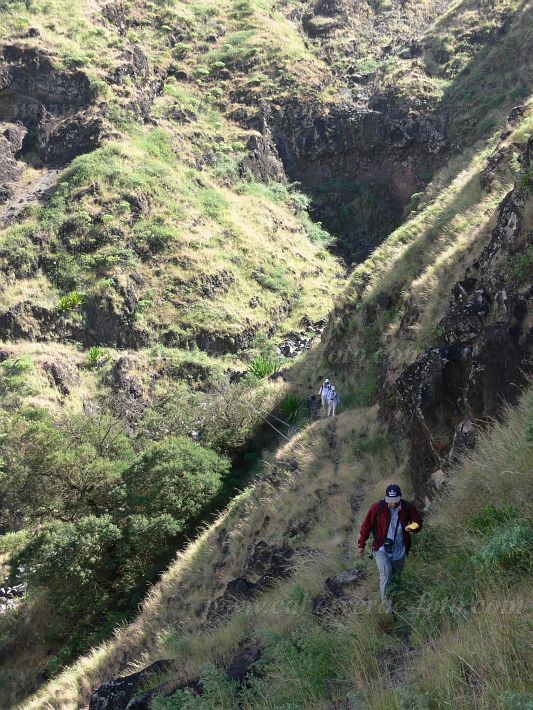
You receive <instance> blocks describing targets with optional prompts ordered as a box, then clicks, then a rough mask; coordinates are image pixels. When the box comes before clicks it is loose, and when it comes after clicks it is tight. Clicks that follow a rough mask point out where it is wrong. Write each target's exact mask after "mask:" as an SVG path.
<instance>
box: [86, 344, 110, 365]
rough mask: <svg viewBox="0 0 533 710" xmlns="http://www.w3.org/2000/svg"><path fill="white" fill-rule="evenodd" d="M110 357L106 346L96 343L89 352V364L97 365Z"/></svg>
mask: <svg viewBox="0 0 533 710" xmlns="http://www.w3.org/2000/svg"><path fill="white" fill-rule="evenodd" d="M108 357H109V356H108V354H107V352H106V351H105V349H104V348H101V347H99V346H98V345H94V346H93V347H92V348H89V351H88V353H87V365H88V366H89V367H91V368H92V367H97V366H98V365H99V364H100V363H101V362H102V361H103V360H104V359H106V360H107V359H108Z"/></svg>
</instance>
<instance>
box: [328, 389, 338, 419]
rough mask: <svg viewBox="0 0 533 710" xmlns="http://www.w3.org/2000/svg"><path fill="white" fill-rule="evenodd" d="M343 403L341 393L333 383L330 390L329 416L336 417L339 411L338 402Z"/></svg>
mask: <svg viewBox="0 0 533 710" xmlns="http://www.w3.org/2000/svg"><path fill="white" fill-rule="evenodd" d="M340 403H341V398H340V397H339V393H338V392H337V390H336V389H335V385H331V387H330V390H329V392H328V417H334V416H335V412H336V411H337V404H340Z"/></svg>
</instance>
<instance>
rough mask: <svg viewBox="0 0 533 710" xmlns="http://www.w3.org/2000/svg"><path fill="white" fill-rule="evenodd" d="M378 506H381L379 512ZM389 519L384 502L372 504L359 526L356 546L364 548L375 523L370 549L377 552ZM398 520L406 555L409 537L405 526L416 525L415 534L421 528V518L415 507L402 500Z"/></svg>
mask: <svg viewBox="0 0 533 710" xmlns="http://www.w3.org/2000/svg"><path fill="white" fill-rule="evenodd" d="M380 505H382V508H381V510H380ZM390 518H391V513H390V510H389V506H388V505H387V504H386V503H385V501H378V502H377V503H374V505H372V506H371V507H370V510H369V511H368V513H367V514H366V517H365V519H364V520H363V524H362V525H361V530H360V532H359V541H358V543H357V546H358V547H364V546H365V544H366V541H367V540H368V538H369V537H370V533H371V532H372V531H373V529H374V523H375V532H374V542H373V543H372V549H373V550H374V552H376V551H377V550H379V548H380V547H381V546H382V545H383V542H384V540H385V538H386V537H387V532H388V530H389V523H390ZM399 518H400V526H401V528H402V530H403V541H404V543H405V554H406V555H407V554H408V553H409V550H410V548H411V535H410V533H408V532H406V530H405V526H406V525H409V523H418V524H419V525H420V528H418V530H417V531H416V532H419V531H420V530H421V528H422V518H421V516H420V513H419V512H418V510H417V509H416V508H415V506H414V505H413V504H412V503H408V502H407V501H406V500H403V498H402V501H401V505H400V514H399Z"/></svg>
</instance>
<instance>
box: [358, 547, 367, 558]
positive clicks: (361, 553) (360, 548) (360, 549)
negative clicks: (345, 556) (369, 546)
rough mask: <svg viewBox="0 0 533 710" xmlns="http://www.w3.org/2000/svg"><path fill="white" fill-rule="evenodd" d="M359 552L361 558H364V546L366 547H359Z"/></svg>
mask: <svg viewBox="0 0 533 710" xmlns="http://www.w3.org/2000/svg"><path fill="white" fill-rule="evenodd" d="M357 554H358V555H359V557H360V558H361V559H363V558H364V556H365V548H364V547H358V548H357Z"/></svg>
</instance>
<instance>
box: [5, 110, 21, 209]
mask: <svg viewBox="0 0 533 710" xmlns="http://www.w3.org/2000/svg"><path fill="white" fill-rule="evenodd" d="M26 133H27V131H26V129H25V128H24V127H23V126H22V125H20V124H13V123H0V187H1V188H2V190H3V197H0V204H1V203H2V202H5V201H6V200H7V199H8V198H9V197H10V196H11V195H12V194H13V191H12V189H10V188H9V186H8V183H12V182H15V181H16V180H18V178H19V176H20V173H21V167H20V165H19V164H18V163H17V161H16V154H17V153H18V151H19V150H20V149H21V148H22V143H23V141H24V137H25V135H26Z"/></svg>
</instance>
